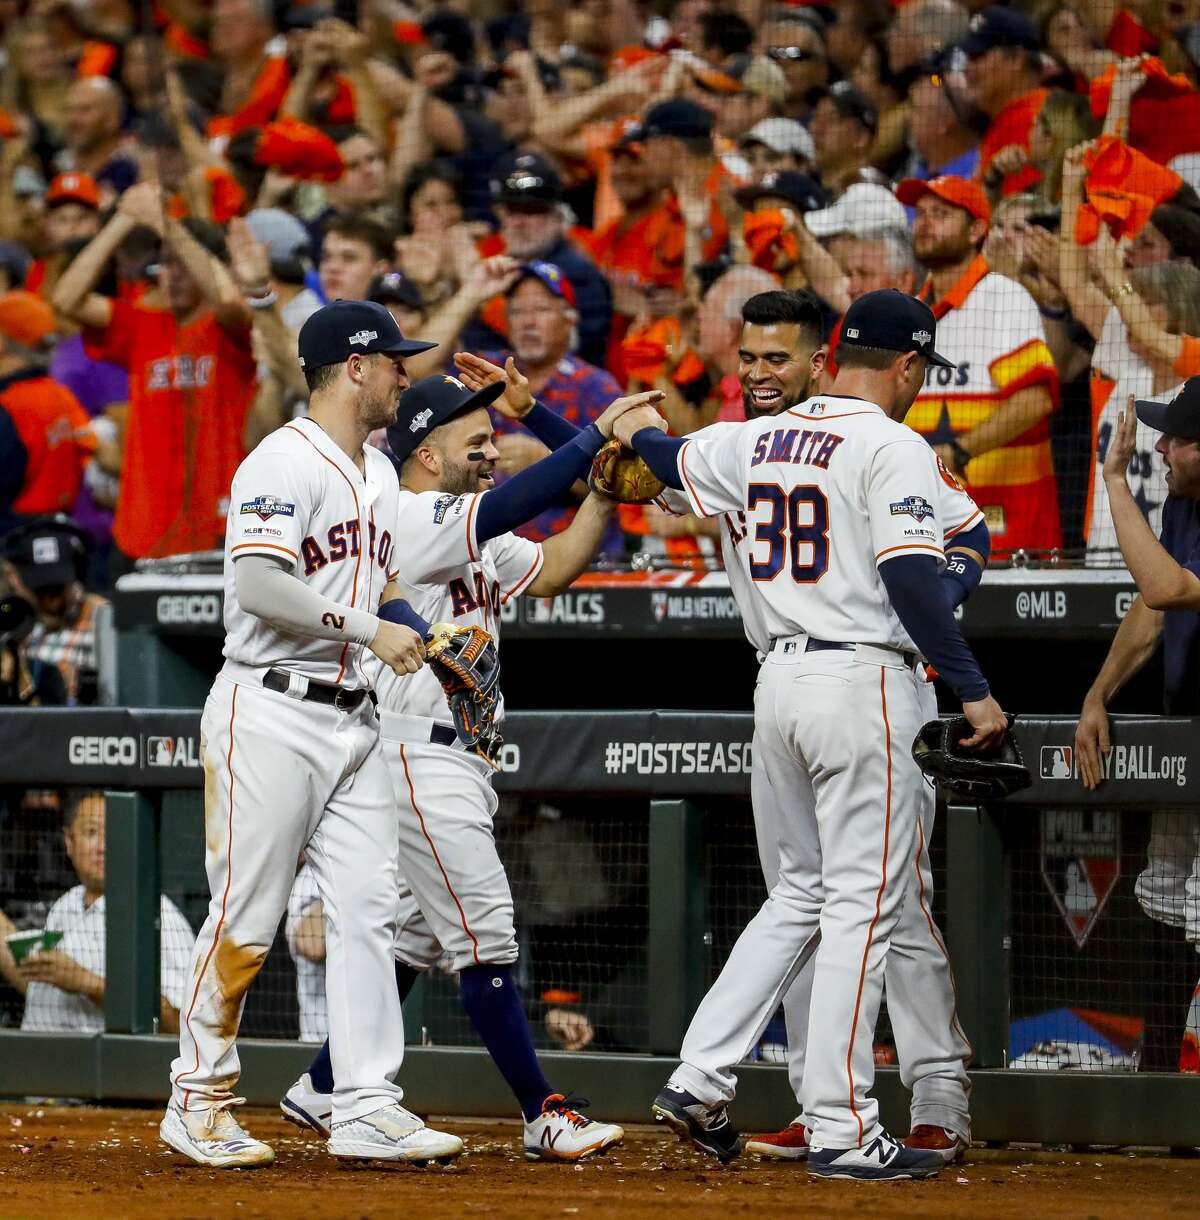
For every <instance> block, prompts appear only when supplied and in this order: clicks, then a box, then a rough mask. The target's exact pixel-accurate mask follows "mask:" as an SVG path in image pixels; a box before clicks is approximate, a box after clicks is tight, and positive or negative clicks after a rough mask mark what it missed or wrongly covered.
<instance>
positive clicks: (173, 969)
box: [21, 885, 196, 1034]
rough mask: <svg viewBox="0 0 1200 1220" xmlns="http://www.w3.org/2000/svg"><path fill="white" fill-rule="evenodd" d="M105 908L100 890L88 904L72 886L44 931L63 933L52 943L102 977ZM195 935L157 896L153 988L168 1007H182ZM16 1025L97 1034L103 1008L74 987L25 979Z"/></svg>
mask: <svg viewBox="0 0 1200 1220" xmlns="http://www.w3.org/2000/svg"><path fill="white" fill-rule="evenodd" d="M104 912H105V905H104V895H103V894H101V895H100V897H99V898H97V899H96V900H95V901H94V902H93V903H92V905H91V906H87V905H86V904H85V902H84V889H83V886H82V885H76V886H74V887H72V888H71V889H69V890H67V892H66V893H65V894H62V895H60V897H59V898H58V900H57V901H56V902H55V903H54V905H53V906H52V907H51V908H50V910H49V912H48V914H47V915H46V930H47V931H48V932H61V933H62V934H63V938H62V940H61V941H59V943H58V945H57V946H56V948H58V949H59V950H60V951H61V952H63V953H65V954H66V955H67V956H68V957H73V958H74V959H75V960H76V961H77V962H78V963H79V964H80V965H81V966H82V967H83V968H84V969H85V970H90V971H91V972H92V973H93V974H98V975H100V976H101V978H103V977H105V974H106V966H107V953H106V941H105V937H104V929H105V914H104ZM195 940H196V938H195V936H193V935H192V929H191V928H190V927H189V926H188V921H187V920H186V919H184V917H183V915H182V914H181V913H180V911H179V908H178V907H177V906H176V905H175V904H174V903H173V902H172V901H171V900H170V899H169V898H168V897H167V896H166V894H163V895H162V897H161V898H160V900H159V956H158V973H159V984H158V989H159V991H160V992H161V993H162V994H163V995H164V996H166V998H167V1002H168V1003H169V1004H170V1005H171V1007H172V1008H182V1007H183V1004H184V985H185V984H186V983H187V977H188V967H189V966H190V964H191V957H192V946H193V945H194V944H195ZM21 1028H22V1029H27V1030H28V1029H37V1030H53V1031H57V1032H58V1033H72V1034H98V1033H101V1032H103V1030H104V1010H103V1009H102V1008H98V1007H97V1006H96V1005H95V1004H93V1003H92V1002H91V1000H89V999H88V998H87V997H86V996H82V995H79V994H78V993H77V992H73V991H63V990H62V989H61V988H59V987H55V986H54V985H53V984H52V983H30V984H29V988H28V990H27V991H26V992H25V1012H24V1014H23V1015H22V1017H21Z"/></svg>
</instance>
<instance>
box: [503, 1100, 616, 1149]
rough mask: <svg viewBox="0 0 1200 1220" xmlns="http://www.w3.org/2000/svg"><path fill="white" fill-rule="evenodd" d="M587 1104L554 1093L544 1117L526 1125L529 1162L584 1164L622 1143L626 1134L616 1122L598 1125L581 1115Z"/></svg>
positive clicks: (545, 1105) (544, 1107)
mask: <svg viewBox="0 0 1200 1220" xmlns="http://www.w3.org/2000/svg"><path fill="white" fill-rule="evenodd" d="M587 1104H588V1102H587V1101H586V1100H585V1099H584V1098H582V1097H564V1096H563V1094H562V1093H551V1094H550V1096H549V1097H547V1098H546V1100H545V1101H544V1102H542V1112H541V1114H539V1115H538V1116H537V1118H535V1119H534V1120H533V1121H532V1122H527V1123H526V1124H525V1159H526V1160H528V1161H581V1160H582V1159H583V1158H584V1157H585V1156H595V1155H596V1154H597V1153H600V1152H604V1151H606V1150H607V1149H609V1148H611V1147H612V1146H613V1145H614V1144H619V1143H620V1142H621V1141H622V1140H623V1139H624V1138H625V1132H624V1131H623V1130H622V1129H621V1128H620V1127H618V1126H617V1124H616V1123H598V1122H595V1121H594V1120H593V1119H590V1118H587V1117H586V1116H585V1115H583V1114H581V1113H580V1110H582V1109H583V1108H584V1107H585V1106H586V1105H587Z"/></svg>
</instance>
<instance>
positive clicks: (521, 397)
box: [454, 352, 533, 419]
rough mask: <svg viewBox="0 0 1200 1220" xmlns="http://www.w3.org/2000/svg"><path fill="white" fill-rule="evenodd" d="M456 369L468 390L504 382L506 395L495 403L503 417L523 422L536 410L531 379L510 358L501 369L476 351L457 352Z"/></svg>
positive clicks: (476, 389)
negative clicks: (531, 391) (530, 384)
mask: <svg viewBox="0 0 1200 1220" xmlns="http://www.w3.org/2000/svg"><path fill="white" fill-rule="evenodd" d="M454 367H455V368H456V369H458V379H459V381H461V382H462V383H463V385H465V386H466V387H467V389H468V390H474V391H478V390H482V389H483V388H484V387H485V386H489V385H493V384H494V383H495V382H497V381H503V382H504V383H505V387H506V388H505V390H504V393H503V394H501V395H500V397H499V398H497V399H496V401H495V402H494V403H492V406H494V407H495V408H496V409H497V410H498V411H499V412H500V414H501V415H506V416H508V418H509V419H521V418H523V417H524V416H526V415H528V414H529V412H530V411H532V410H533V395H532V394H531V393H530V392H529V378H528V377H526V376H525V374H524V373H522V372H521V370H520V369H518V368H517V363H516V361H515V360H514V359H513V358H512V357H511V356H509V358H508V359H507V360H506V361H505V362H504V367H503V368H501V367H500V366H499V365H498V364H493V363H492V362H491V361H490V360H485V359H484V358H483V357H482V356H476V355H475V354H474V353H473V352H455V353H454Z"/></svg>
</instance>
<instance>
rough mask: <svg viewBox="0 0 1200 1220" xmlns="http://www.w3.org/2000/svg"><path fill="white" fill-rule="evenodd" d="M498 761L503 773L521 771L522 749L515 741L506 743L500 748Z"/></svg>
mask: <svg viewBox="0 0 1200 1220" xmlns="http://www.w3.org/2000/svg"><path fill="white" fill-rule="evenodd" d="M496 761H497V762H498V763H499V764H500V770H501V771H507V772H512V771H520V769H521V747H520V746H519V745H517V743H516V742H515V741H506V742H505V743H504V745H502V746H501V747H500V754H499V757H498V758H497V759H496Z"/></svg>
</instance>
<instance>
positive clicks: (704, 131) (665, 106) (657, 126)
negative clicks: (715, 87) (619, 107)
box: [621, 97, 713, 144]
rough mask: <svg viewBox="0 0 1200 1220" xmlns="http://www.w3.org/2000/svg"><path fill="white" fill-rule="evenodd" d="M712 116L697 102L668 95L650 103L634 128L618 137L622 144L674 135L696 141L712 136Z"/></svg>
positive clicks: (679, 138)
mask: <svg viewBox="0 0 1200 1220" xmlns="http://www.w3.org/2000/svg"><path fill="white" fill-rule="evenodd" d="M712 129H713V116H712V114H711V113H710V112H709V111H708V110H705V108H704V107H703V106H701V105H700V103H699V102H693V101H692V100H691V99H690V98H686V97H672V98H668V99H667V100H666V101H665V102H658V103H657V104H656V105H654V106H651V107H650V109H649V110H647V111H646V113H645V114H644V115H643V116H642V118H641V121H640V122H639V123H638V124H637V126H636V127H633V128H631V129H630V130H629V131H627V132H626V133H625V135H624V136H623V137H622V139H621V142H622V143H623V144H640V143H641V142H642V141H643V140H652V139H653V138H654V137H655V136H674V137H675V138H676V139H678V140H700V139H704V138H705V137H706V136H711V135H712Z"/></svg>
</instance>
